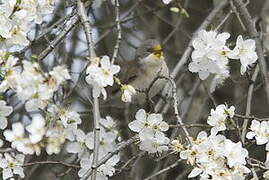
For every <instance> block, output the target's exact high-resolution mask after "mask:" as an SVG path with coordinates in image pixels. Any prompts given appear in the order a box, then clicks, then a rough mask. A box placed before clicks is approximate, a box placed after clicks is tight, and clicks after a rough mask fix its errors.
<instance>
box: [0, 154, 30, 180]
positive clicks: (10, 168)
mask: <svg viewBox="0 0 269 180" xmlns="http://www.w3.org/2000/svg"><path fill="white" fill-rule="evenodd" d="M23 162H24V155H22V154H17V155H10V154H8V153H5V154H4V157H2V158H0V168H2V177H3V179H4V180H5V179H10V178H11V179H13V178H12V177H13V174H17V175H19V176H20V177H21V178H24V176H25V175H24V172H23V168H22V166H23Z"/></svg>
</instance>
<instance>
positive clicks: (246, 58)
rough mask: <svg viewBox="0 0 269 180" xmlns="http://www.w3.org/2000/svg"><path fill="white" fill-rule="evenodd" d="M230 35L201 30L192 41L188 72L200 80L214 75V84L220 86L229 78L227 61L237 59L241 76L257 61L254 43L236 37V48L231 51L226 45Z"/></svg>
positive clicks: (250, 40)
mask: <svg viewBox="0 0 269 180" xmlns="http://www.w3.org/2000/svg"><path fill="white" fill-rule="evenodd" d="M229 37H230V34H229V33H227V32H224V33H220V34H218V33H217V32H215V31H205V30H201V31H199V32H198V36H197V37H196V38H195V39H194V40H193V42H192V45H193V48H194V51H193V52H192V56H191V57H192V61H191V63H190V64H189V71H191V72H193V73H198V74H199V77H200V79H202V80H205V79H206V78H207V77H208V76H209V75H210V74H214V75H215V84H216V85H218V84H221V83H222V82H223V80H224V79H226V78H227V77H229V68H228V63H229V59H239V60H240V63H241V70H240V72H241V74H244V73H245V72H246V70H247V67H248V66H249V65H251V64H253V63H254V62H256V60H257V59H258V57H257V54H256V52H255V48H256V46H255V41H254V40H252V39H247V40H244V39H243V38H242V36H241V35H239V36H238V37H237V40H236V46H235V47H234V48H233V49H232V50H231V49H229V47H228V46H227V45H226V41H227V40H228V39H229Z"/></svg>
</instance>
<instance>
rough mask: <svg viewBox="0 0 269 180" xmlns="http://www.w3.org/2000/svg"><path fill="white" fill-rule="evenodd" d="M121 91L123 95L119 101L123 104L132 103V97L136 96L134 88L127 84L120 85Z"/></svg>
mask: <svg viewBox="0 0 269 180" xmlns="http://www.w3.org/2000/svg"><path fill="white" fill-rule="evenodd" d="M121 89H122V90H123V93H122V95H121V100H122V101H123V102H132V96H133V95H135V94H136V90H135V88H134V87H133V86H131V85H129V84H127V85H122V87H121Z"/></svg>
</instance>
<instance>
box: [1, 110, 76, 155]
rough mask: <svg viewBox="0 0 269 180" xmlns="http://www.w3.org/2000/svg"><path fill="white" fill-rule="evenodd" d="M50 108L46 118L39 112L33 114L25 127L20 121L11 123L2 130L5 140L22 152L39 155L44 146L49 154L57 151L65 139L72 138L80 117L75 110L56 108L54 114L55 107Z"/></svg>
mask: <svg viewBox="0 0 269 180" xmlns="http://www.w3.org/2000/svg"><path fill="white" fill-rule="evenodd" d="M51 109H52V108H49V111H48V115H47V116H46V119H45V118H44V117H43V116H42V115H40V114H35V115H33V117H32V122H31V123H30V124H29V125H28V126H26V127H24V125H23V124H22V123H21V122H16V123H13V124H12V129H11V130H10V129H8V130H5V131H4V137H5V140H6V141H9V142H11V147H12V148H14V149H17V150H18V151H19V152H22V153H23V154H36V155H40V154H41V150H42V148H46V152H47V153H48V154H49V155H50V154H53V153H55V154H57V153H59V152H60V151H61V145H62V144H63V143H64V142H65V139H74V138H73V136H74V134H75V132H76V131H77V125H78V124H80V123H81V119H80V117H79V114H78V113H77V112H75V111H71V110H67V109H61V110H59V109H58V111H59V112H58V115H59V116H55V115H57V114H56V111H55V109H56V107H54V112H53V111H52V110H51ZM26 132H27V133H26Z"/></svg>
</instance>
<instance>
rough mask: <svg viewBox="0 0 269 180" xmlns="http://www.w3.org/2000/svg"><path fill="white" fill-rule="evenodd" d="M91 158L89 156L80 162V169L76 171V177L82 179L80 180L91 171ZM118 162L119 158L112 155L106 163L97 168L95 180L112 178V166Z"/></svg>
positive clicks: (113, 169) (113, 171)
mask: <svg viewBox="0 0 269 180" xmlns="http://www.w3.org/2000/svg"><path fill="white" fill-rule="evenodd" d="M92 158H93V157H92V155H91V156H90V157H89V158H83V159H81V161H80V166H81V169H80V170H79V171H78V176H79V177H82V178H81V180H82V179H84V178H83V177H84V176H85V175H86V174H87V172H88V171H89V170H90V169H91V166H92ZM119 160H120V156H119V155H114V156H112V157H111V158H110V159H109V160H108V161H106V163H104V164H102V165H101V166H100V167H99V168H97V175H96V180H108V177H111V176H113V174H114V173H115V168H114V166H115V165H116V164H117V163H118V162H119ZM90 177H91V176H90ZM90 177H89V179H90Z"/></svg>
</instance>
